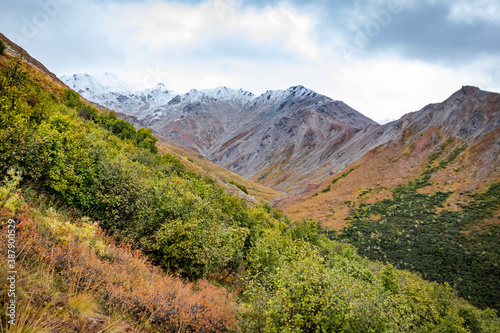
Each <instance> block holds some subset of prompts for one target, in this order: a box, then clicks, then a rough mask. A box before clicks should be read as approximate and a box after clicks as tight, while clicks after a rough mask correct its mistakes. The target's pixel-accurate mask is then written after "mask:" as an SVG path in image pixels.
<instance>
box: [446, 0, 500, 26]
mask: <svg viewBox="0 0 500 333" xmlns="http://www.w3.org/2000/svg"><path fill="white" fill-rule="evenodd" d="M451 6H452V7H451V11H450V17H449V18H450V19H451V20H452V21H455V22H465V23H472V22H475V21H488V22H491V23H495V24H499V23H500V3H499V2H498V1H497V0H475V1H469V0H467V1H464V0H458V1H454V2H453V4H452V5H451Z"/></svg>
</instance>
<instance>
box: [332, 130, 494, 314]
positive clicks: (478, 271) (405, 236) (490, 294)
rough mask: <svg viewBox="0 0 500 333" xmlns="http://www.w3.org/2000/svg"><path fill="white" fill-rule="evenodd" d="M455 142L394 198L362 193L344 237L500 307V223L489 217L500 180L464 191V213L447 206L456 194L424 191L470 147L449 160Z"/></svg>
mask: <svg viewBox="0 0 500 333" xmlns="http://www.w3.org/2000/svg"><path fill="white" fill-rule="evenodd" d="M452 142H453V140H448V141H447V142H446V143H445V144H443V146H442V147H441V149H440V150H439V151H437V152H436V153H434V154H432V155H431V157H430V159H429V162H428V165H427V168H426V169H425V171H424V172H423V173H422V174H421V175H420V177H419V178H417V179H416V180H414V181H412V182H410V183H408V184H405V185H400V186H398V187H397V188H395V189H394V191H393V193H392V197H393V198H392V199H383V200H380V201H377V202H376V203H372V204H369V203H365V202H363V201H364V200H363V198H362V195H360V198H359V203H358V204H357V205H354V207H353V210H352V211H351V215H350V216H349V218H348V221H349V224H348V226H347V227H346V228H345V229H344V230H343V232H342V234H341V235H340V237H339V238H340V239H342V240H344V241H348V242H349V243H351V244H353V245H355V246H356V247H357V248H358V249H359V251H360V254H362V255H364V256H367V257H368V258H370V259H371V260H383V261H386V260H387V261H389V262H391V263H394V264H395V265H396V266H397V267H398V268H401V269H409V270H412V271H417V272H420V273H422V275H423V277H424V278H426V279H429V280H432V281H438V282H441V283H443V282H448V283H449V284H450V285H452V286H453V287H454V288H455V289H456V290H457V291H458V293H459V295H461V296H462V297H465V298H467V299H469V300H470V301H471V302H472V303H473V304H475V305H477V306H480V307H482V308H485V307H491V308H494V309H497V310H498V309H500V280H499V279H498V277H499V276H500V267H499V264H500V243H499V242H498V240H499V236H500V226H499V225H498V224H496V223H493V224H491V223H487V222H486V219H489V218H492V217H494V215H495V212H497V211H498V210H499V209H500V183H495V184H492V185H491V186H490V187H489V188H488V190H487V191H486V192H484V193H461V196H462V198H461V199H462V203H461V204H460V210H459V211H454V210H450V209H447V208H448V206H449V204H446V200H447V199H448V198H449V197H450V195H451V194H452V193H453V192H441V191H433V192H432V193H430V194H425V193H421V192H419V190H420V189H424V188H428V187H430V186H431V185H432V183H431V180H430V179H431V175H432V174H434V173H435V172H437V171H438V170H440V169H443V168H445V167H446V166H447V165H448V164H449V163H451V162H453V160H454V159H456V158H457V156H458V155H459V154H460V153H461V152H462V151H463V150H464V148H465V146H459V147H457V148H455V149H453V150H451V151H450V152H449V154H448V156H447V157H446V158H444V157H443V153H444V152H445V151H446V150H450V149H447V148H448V146H449V145H450V144H451V143H452ZM445 204H446V207H445Z"/></svg>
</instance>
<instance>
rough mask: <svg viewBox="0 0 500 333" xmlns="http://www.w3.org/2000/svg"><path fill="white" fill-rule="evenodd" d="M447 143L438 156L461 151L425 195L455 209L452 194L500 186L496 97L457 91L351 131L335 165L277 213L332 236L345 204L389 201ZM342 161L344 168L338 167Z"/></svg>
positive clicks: (475, 90) (499, 98)
mask: <svg viewBox="0 0 500 333" xmlns="http://www.w3.org/2000/svg"><path fill="white" fill-rule="evenodd" d="M448 140H450V141H453V142H452V143H451V144H450V145H448V148H447V149H446V151H445V152H444V153H445V154H451V153H452V152H453V151H454V150H455V149H459V148H462V149H463V151H461V152H460V154H459V155H458V156H457V157H456V159H455V160H454V161H453V162H452V163H450V164H448V165H447V166H446V168H443V169H440V170H436V172H435V173H434V174H432V178H431V181H432V182H433V184H434V185H433V186H431V187H430V188H427V189H425V190H427V191H434V190H437V189H439V190H445V191H448V190H449V191H453V193H454V194H453V195H452V196H451V197H450V198H449V200H448V202H449V203H450V205H451V206H454V207H455V208H456V209H458V206H457V202H459V201H460V200H462V199H463V198H462V197H461V196H460V193H464V192H467V191H479V192H481V191H483V190H485V189H486V187H487V186H488V185H489V184H492V183H494V182H498V181H499V180H500V94H497V93H491V92H485V91H481V90H479V89H478V88H475V87H463V88H462V89H460V90H458V91H457V92H456V93H454V94H453V95H452V96H451V97H449V98H448V99H447V100H445V101H444V102H442V103H437V104H430V105H428V106H426V107H424V108H423V109H422V110H420V111H417V112H413V113H410V114H407V115H405V116H403V117H402V118H401V119H399V120H397V121H394V122H392V123H389V124H385V125H383V126H378V127H377V126H371V127H368V128H366V129H365V130H363V131H361V132H358V133H357V134H356V135H355V136H354V137H353V138H352V139H351V141H350V142H349V143H348V144H346V145H345V146H344V147H343V148H342V150H341V151H340V152H339V154H340V155H341V156H340V157H339V159H337V160H333V161H328V162H327V163H325V164H323V165H322V166H321V168H320V169H318V170H316V178H314V177H313V178H310V179H309V180H310V184H311V185H310V186H309V187H308V188H307V190H306V191H304V192H303V193H293V194H291V195H290V196H288V197H287V198H285V199H283V200H282V201H281V202H280V203H279V204H278V206H280V207H281V208H283V209H285V210H286V211H288V212H290V213H291V214H292V215H293V216H294V217H295V218H316V219H318V220H320V221H322V222H323V223H324V224H325V225H328V226H330V227H333V228H335V229H340V228H342V226H343V225H344V224H345V219H346V218H347V217H348V215H349V212H350V210H351V209H350V203H351V202H358V201H360V200H361V201H366V202H375V201H377V200H380V199H384V198H389V197H391V195H392V194H391V190H392V189H394V188H395V187H396V186H398V185H400V184H404V183H407V182H409V181H411V180H413V179H416V178H417V177H418V176H419V175H420V174H421V173H422V172H423V171H424V170H425V167H426V165H427V163H428V160H429V157H430V156H431V155H432V154H434V153H436V152H438V151H439V150H440V148H441V147H442V145H443V144H444V143H445V142H447V141H448ZM349 159H350V160H352V163H346V162H347V161H349ZM342 164H345V166H346V167H345V168H342V169H337V170H336V171H338V172H336V173H335V174H333V175H331V176H330V177H327V178H323V179H321V175H322V174H323V173H324V171H325V170H327V169H330V168H332V167H334V166H335V165H342ZM343 175H344V176H343ZM315 179H318V180H319V181H317V182H315ZM423 190H424V189H422V191H423Z"/></svg>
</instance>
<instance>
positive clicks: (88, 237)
mask: <svg viewBox="0 0 500 333" xmlns="http://www.w3.org/2000/svg"><path fill="white" fill-rule="evenodd" d="M23 67H25V65H23V64H22V63H20V62H19V61H13V62H12V63H11V66H8V67H7V68H6V69H2V70H1V71H0V101H2V100H8V101H9V102H10V103H0V108H1V111H2V112H0V117H1V119H0V176H2V179H1V181H2V183H3V186H0V202H2V207H0V216H2V218H5V219H8V218H10V217H13V219H12V220H8V222H6V223H5V224H4V223H2V232H1V235H2V237H3V238H2V239H3V240H4V242H7V240H6V239H7V238H8V239H12V238H14V237H13V236H10V235H12V234H13V232H12V231H11V230H14V231H15V233H16V236H15V237H16V238H15V242H14V243H15V244H16V245H15V247H16V250H19V252H18V256H17V257H15V258H14V259H18V260H19V261H16V264H17V265H16V266H15V268H16V269H17V273H16V274H18V275H17V277H19V280H17V279H16V282H18V283H19V284H18V285H17V286H18V289H16V290H17V291H18V292H19V293H18V296H19V297H18V298H17V297H16V299H15V302H19V303H17V304H18V305H20V307H19V308H16V309H18V310H21V309H23V311H22V312H16V310H14V311H12V310H10V309H9V312H7V305H8V304H9V305H10V304H11V303H12V300H11V299H12V296H10V295H9V292H8V290H9V289H8V288H9V287H10V283H8V280H7V278H6V277H5V275H3V279H2V281H3V282H2V288H0V290H1V292H0V297H1V302H0V304H1V305H2V306H3V311H1V312H0V325H1V330H2V331H12V330H13V327H12V326H8V325H10V324H9V323H8V321H7V316H10V317H12V315H14V316H15V315H16V314H19V317H18V321H17V322H16V323H19V324H20V326H21V324H22V325H23V326H24V327H20V329H19V330H28V329H30V330H33V331H37V332H43V331H54V330H55V329H60V330H61V331H70V330H74V331H78V330H80V331H82V330H84V331H86V332H96V331H103V330H104V331H112V330H125V329H127V327H126V325H125V324H122V323H121V321H122V319H123V320H126V319H129V320H130V321H131V324H132V325H133V326H136V327H139V328H141V329H143V330H148V331H155V332H157V331H162V330H165V331H185V332H189V331H192V332H194V331H196V332H201V333H204V332H206V333H209V332H210V333H212V332H228V331H234V330H236V331H238V329H240V330H241V331H243V332H259V331H261V332H281V331H289V332H303V331H327V332H331V331H343V332H360V331H371V332H408V331H421V332H435V331H448V332H467V331H469V330H471V329H474V330H475V331H477V332H495V331H498V328H499V321H498V318H496V317H495V314H494V312H493V311H491V310H486V311H480V310H478V309H476V308H474V307H472V306H471V305H469V304H468V303H467V302H466V301H464V300H463V299H460V298H458V297H457V296H456V295H455V293H454V291H453V290H452V289H451V288H450V287H449V286H447V285H440V284H437V283H429V282H426V281H424V280H422V279H421V278H419V277H418V276H415V275H412V274H410V273H408V272H405V271H398V270H396V269H394V267H392V266H391V265H384V264H381V263H375V262H369V261H367V260H364V259H362V258H361V257H359V256H358V255H356V253H355V252H356V251H355V249H354V248H353V247H352V246H349V245H346V244H342V243H339V242H335V241H332V240H329V239H328V238H326V237H325V236H324V235H322V234H321V233H320V232H319V231H318V229H317V227H316V225H315V224H314V223H292V222H291V221H290V220H289V219H287V218H286V217H284V216H283V215H282V214H281V213H280V212H279V211H276V210H273V209H271V208H270V207H269V206H260V207H251V206H248V205H245V204H244V202H243V201H242V200H240V199H238V198H235V197H232V196H229V195H227V194H226V193H225V192H224V190H223V189H222V188H221V187H220V186H218V185H217V184H216V182H215V181H213V180H211V179H209V178H206V177H201V176H199V175H197V174H195V173H193V172H190V171H187V170H186V168H185V167H184V166H183V165H182V163H180V161H179V160H177V159H175V158H174V157H172V156H171V155H166V154H165V155H158V154H157V150H156V149H154V148H155V147H154V146H152V145H151V143H152V142H154V140H152V138H151V135H150V132H149V131H147V130H139V131H136V130H135V129H134V128H133V127H132V126H131V125H130V124H127V123H125V122H124V121H121V120H119V119H117V118H116V116H115V115H114V114H113V113H112V112H105V111H103V112H101V113H99V114H98V113H97V111H96V110H95V109H93V108H88V107H87V106H86V105H85V104H84V103H83V101H81V100H80V99H79V97H78V95H76V93H74V92H72V91H70V90H66V91H64V93H63V98H62V99H59V98H57V96H55V95H53V94H51V93H48V92H47V91H45V90H44V89H42V88H41V86H40V85H37V84H36V83H34V82H33V81H32V80H31V79H30V77H29V76H27V75H25V74H26V73H25V72H24V71H23ZM13 74H16V75H13ZM13 78H15V79H13ZM46 84H50V82H48V83H47V82H46ZM5 88H8V89H5ZM16 170H17V171H16ZM21 174H22V177H21ZM18 182H20V188H17V187H16V184H17V183H18ZM47 194H48V195H47ZM47 197H50V198H53V199H50V200H49V199H47ZM23 200H25V201H24V202H23ZM53 200H56V203H55V205H57V207H58V208H57V209H56V208H54V204H52V202H53ZM24 203H27V204H28V205H27V206H26V205H24ZM57 210H59V214H58V213H57ZM61 215H63V216H61ZM85 215H86V216H85ZM66 216H68V217H69V218H65V217H66ZM99 221H100V222H99ZM96 223H99V224H100V225H101V226H102V227H103V228H105V229H106V230H107V231H108V232H109V233H110V234H112V235H113V237H114V238H115V239H119V240H121V241H123V242H125V247H126V248H128V247H132V246H133V247H134V248H137V249H141V250H142V251H143V252H144V253H147V254H148V256H149V258H150V259H151V260H153V262H154V263H156V264H157V265H159V266H161V267H162V268H163V269H165V270H167V271H168V272H175V273H176V274H177V275H180V276H187V277H190V278H191V279H193V280H197V281H199V282H198V286H197V287H198V288H196V289H193V288H191V287H190V286H189V285H188V286H186V285H185V284H184V283H182V282H181V281H179V279H174V278H172V277H169V276H168V274H165V273H162V272H161V271H160V270H158V269H154V268H152V266H151V265H148V264H145V263H144V258H143V257H142V256H141V255H139V254H138V253H137V252H135V254H132V253H131V252H130V250H126V249H125V250H123V251H122V250H116V249H114V246H113V245H112V244H109V242H106V240H104V241H103V237H102V235H100V232H99V231H98V228H97V227H96V225H95V224H96ZM13 225H16V227H13ZM8 242H9V243H11V242H10V241H8ZM126 243H128V244H130V245H126ZM109 245H111V246H109ZM17 246H19V247H17ZM9 250H11V251H13V250H12V247H11V248H10V249H9ZM0 251H2V257H4V258H6V257H7V253H6V252H7V247H2V248H1V249H0ZM10 264H11V265H13V264H12V263H10ZM2 265H5V261H4V262H3V263H2ZM9 268H10V269H13V268H12V267H9ZM5 272H6V270H2V274H5ZM10 274H12V273H10ZM202 277H209V278H210V280H212V281H216V282H217V284H218V285H224V286H226V287H230V289H231V290H234V291H235V293H234V295H237V296H238V302H239V303H240V304H241V307H239V309H238V308H237V309H236V312H235V311H233V310H234V306H236V305H235V304H234V303H233V302H231V297H229V296H228V295H227V292H226V290H225V288H216V287H214V286H213V285H210V284H209V283H206V281H204V280H203V279H200V278H202ZM16 288H17V287H16ZM35 292H36V293H35ZM9 298H10V299H9ZM381 304H383V305H384V306H383V307H382V306H380V305H381ZM23 306H24V307H23ZM59 311H60V312H59ZM12 312H14V313H12ZM234 313H239V314H241V316H238V317H237V319H238V321H237V322H234V317H233V314H234ZM10 317H9V318H10ZM103 317H104V318H103ZM110 318H113V319H111V320H110ZM115 318H117V319H115ZM110 321H118V323H113V322H110ZM107 322H109V325H108V324H107ZM25 324H27V325H25ZM57 325H58V326H57ZM112 325H114V327H113V326H112ZM17 327H18V326H16V327H15V330H17ZM115 327H116V328H115Z"/></svg>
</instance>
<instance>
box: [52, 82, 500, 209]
mask: <svg viewBox="0 0 500 333" xmlns="http://www.w3.org/2000/svg"><path fill="white" fill-rule="evenodd" d="M61 79H62V80H63V81H64V82H65V83H66V84H67V85H68V86H69V87H71V88H72V89H74V90H75V91H77V92H79V93H80V94H82V96H83V97H85V98H87V99H88V100H90V101H92V102H95V103H98V104H100V105H102V106H104V107H106V108H110V109H114V110H116V111H117V112H119V113H122V114H123V115H122V117H123V118H124V119H126V120H128V121H130V122H132V123H134V124H136V125H137V126H143V127H148V128H151V129H152V130H153V131H154V132H155V133H156V134H157V135H159V136H160V137H162V138H164V139H165V140H167V141H169V142H172V143H174V144H177V145H180V146H183V147H187V148H190V149H193V150H195V151H196V152H198V153H200V154H202V155H203V156H204V157H206V158H208V159H209V160H211V161H213V162H215V163H216V164H219V165H221V166H222V167H224V168H226V169H228V170H231V171H233V172H236V173H238V174H240V175H241V176H243V177H246V178H249V179H251V180H254V181H258V182H259V183H261V184H263V185H266V186H268V187H272V188H275V189H277V190H280V191H283V192H286V193H288V194H289V199H290V198H291V199H293V198H297V197H301V198H302V197H303V195H304V194H305V195H307V194H309V192H310V191H311V189H314V188H315V187H317V186H318V184H321V182H322V181H325V179H328V178H329V177H330V178H331V177H332V176H333V175H334V174H335V173H337V172H340V171H341V170H343V169H344V168H345V167H347V166H348V165H350V164H352V163H355V162H357V161H360V160H361V159H363V158H365V159H366V158H367V156H372V155H373V154H377V153H381V152H382V151H387V150H388V149H394V148H395V147H396V146H399V147H401V149H402V150H403V151H404V150H406V151H408V152H409V153H408V155H409V156H410V157H408V158H412V157H416V160H414V161H413V162H412V163H414V164H415V165H414V166H415V167H416V169H418V166H423V164H425V163H424V161H425V159H426V157H425V156H426V154H427V153H429V154H430V153H431V152H432V150H433V149H436V147H438V146H439V144H440V143H442V142H441V141H443V140H446V138H448V137H456V138H458V139H460V140H463V141H464V142H468V143H472V142H480V141H481V140H483V138H484V137H485V136H487V135H488V134H489V133H491V132H495V133H497V132H498V127H499V121H500V120H499V117H500V116H499V113H498V110H499V106H498V94H495V93H488V92H483V91H481V90H479V89H478V88H475V87H463V88H461V89H460V90H458V91H457V92H456V93H455V94H453V95H452V96H451V97H450V98H448V99H447V100H446V101H444V102H443V103H437V104H430V105H428V106H426V107H424V108H423V109H422V110H420V111H416V112H413V113H409V114H407V115H405V116H403V117H402V118H401V119H399V120H397V121H393V122H391V123H388V124H385V125H379V124H377V123H376V122H375V121H373V120H371V119H369V118H367V117H365V116H364V115H362V114H361V113H359V112H357V111H356V110H354V109H352V108H351V107H349V106H348V105H347V104H345V103H344V102H342V101H338V100H334V99H331V98H329V97H327V96H323V95H321V94H318V93H316V92H314V91H312V90H310V89H307V88H305V87H303V86H295V87H290V88H288V89H286V90H275V91H267V92H265V93H264V94H261V95H260V96H257V95H254V94H253V93H251V92H248V91H245V90H242V89H239V90H235V89H230V88H227V87H220V88H215V89H209V90H196V89H192V90H190V91H189V92H187V93H185V94H176V93H174V92H172V91H171V90H168V89H167V88H166V87H165V85H164V84H158V85H157V86H156V87H154V88H150V89H145V90H142V91H141V90H138V89H134V88H132V87H130V86H127V85H126V84H124V83H123V82H121V81H120V80H119V79H118V78H117V77H116V76H114V75H112V74H105V75H101V76H91V75H88V74H75V75H73V76H67V77H61ZM422 138H425V140H424V141H425V142H423V143H422V142H421V141H422ZM493 147H494V146H493ZM369 152H370V153H371V154H368V155H367V153H369ZM489 156H490V158H488V160H487V161H486V162H485V163H486V170H487V171H484V170H483V172H481V175H486V174H489V173H490V172H491V173H493V175H490V178H495V176H497V175H498V168H497V166H498V154H496V155H495V154H494V153H492V154H490V155H489ZM398 161H399V160H398ZM400 169H401V168H400V166H399V165H394V166H393V167H391V170H392V171H393V172H399V171H398V170H400ZM403 169H404V168H403ZM399 173H401V174H404V173H405V170H402V171H401V172H399ZM379 176H380V175H375V177H376V178H380V177H379ZM389 178H391V179H392V178H396V179H404V177H389ZM481 178H482V176H481ZM367 186H368V185H367ZM294 200H295V199H294ZM292 201H293V200H292ZM285 202H290V200H288V201H287V200H285Z"/></svg>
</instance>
